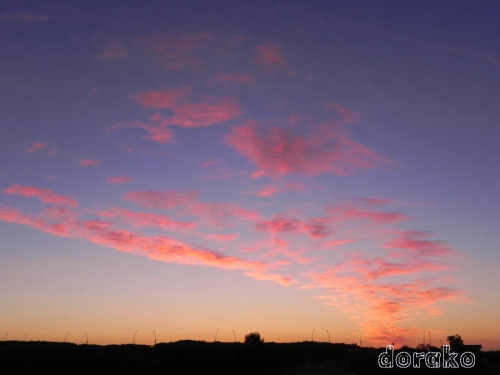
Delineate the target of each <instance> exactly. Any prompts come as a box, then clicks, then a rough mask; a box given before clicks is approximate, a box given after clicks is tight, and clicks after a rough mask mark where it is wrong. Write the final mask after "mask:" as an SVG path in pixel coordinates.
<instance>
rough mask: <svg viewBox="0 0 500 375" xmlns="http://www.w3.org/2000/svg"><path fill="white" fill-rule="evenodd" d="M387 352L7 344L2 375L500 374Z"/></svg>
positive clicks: (498, 356)
mask: <svg viewBox="0 0 500 375" xmlns="http://www.w3.org/2000/svg"><path fill="white" fill-rule="evenodd" d="M382 351H383V350H381V349H374V348H360V347H358V346H357V345H348V344H328V343H316V342H302V343H265V344H262V345H256V346H250V345H245V344H242V343H220V342H216V343H207V342H204V341H188V340H186V341H178V342H174V343H162V344H157V345H155V346H154V347H150V346H145V345H107V346H98V345H76V344H72V343H54V342H42V341H37V342H20V341H4V342H0V374H39V373H42V372H44V373H47V374H115V373H116V374H197V375H198V374H235V375H236V374H270V375H271V374H272V375H278V374H287V375H299V374H300V375H323V374H338V375H348V374H389V375H391V374H394V375H395V374H407V373H409V374H415V373H419V374H428V373H432V374H438V373H441V374H500V371H499V370H498V369H500V352H485V353H482V352H478V353H476V364H475V366H474V368H472V369H465V368H460V369H457V370H450V369H442V368H439V369H428V368H426V367H425V366H424V367H423V368H420V369H414V368H408V369H399V368H392V369H381V368H379V366H378V362H377V359H378V355H379V353H381V352H382ZM395 354H397V351H396V352H395ZM495 371H497V372H495Z"/></svg>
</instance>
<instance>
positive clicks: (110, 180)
mask: <svg viewBox="0 0 500 375" xmlns="http://www.w3.org/2000/svg"><path fill="white" fill-rule="evenodd" d="M133 181H134V179H133V178H132V177H128V176H115V177H112V176H109V177H106V183H107V184H110V185H120V184H126V183H129V182H133Z"/></svg>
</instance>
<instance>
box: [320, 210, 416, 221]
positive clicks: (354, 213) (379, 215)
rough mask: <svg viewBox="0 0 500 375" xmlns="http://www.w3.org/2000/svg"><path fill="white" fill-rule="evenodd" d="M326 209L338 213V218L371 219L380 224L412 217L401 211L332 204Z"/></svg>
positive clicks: (345, 219)
mask: <svg viewBox="0 0 500 375" xmlns="http://www.w3.org/2000/svg"><path fill="white" fill-rule="evenodd" d="M326 211H327V212H329V213H331V214H335V215H338V219H339V220H342V221H348V220H369V221H372V222H374V223H378V224H390V223H399V222H402V221H407V220H410V219H411V217H409V216H406V215H404V214H402V213H400V212H380V211H367V210H360V209H356V208H353V207H349V206H330V207H327V208H326Z"/></svg>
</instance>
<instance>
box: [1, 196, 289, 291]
mask: <svg viewBox="0 0 500 375" xmlns="http://www.w3.org/2000/svg"><path fill="white" fill-rule="evenodd" d="M42 215H43V214H42ZM111 216H112V215H111ZM53 219H57V216H52V217H45V218H44V217H42V216H41V215H38V216H37V215H26V214H24V213H22V212H20V211H19V210H16V209H14V208H12V207H5V206H1V205H0V220H2V221H7V222H12V223H18V224H23V225H27V226H30V227H32V228H35V229H38V230H41V231H44V232H47V233H51V234H54V235H58V236H65V237H72V238H83V239H86V240H88V241H90V242H93V243H97V244H100V245H103V246H107V247H110V248H113V249H116V250H118V251H124V252H128V253H134V254H138V255H142V256H146V257H148V258H151V259H155V260H160V261H164V262H169V263H178V264H192V265H202V266H210V267H218V268H222V269H228V270H241V271H244V273H245V274H246V275H248V276H249V277H253V278H255V279H256V280H269V281H273V282H276V283H279V284H282V285H291V284H292V283H293V282H294V281H293V280H292V279H291V278H290V277H288V276H284V275H279V274H276V273H270V272H269V270H271V269H272V268H274V267H275V266H274V265H273V264H270V263H263V262H257V261H252V260H247V259H242V258H239V257H236V256H230V255H224V254H221V253H218V252H215V251H210V250H207V249H202V248H195V247H192V246H190V245H188V244H185V243H183V242H181V241H177V240H174V239H171V238H168V237H165V236H151V237H146V236H142V235H140V234H137V233H134V232H131V231H127V230H121V229H117V228H115V227H114V225H113V223H111V222H109V221H103V220H96V219H93V220H79V219H78V218H77V217H73V218H70V219H68V218H65V219H62V218H59V219H60V220H61V222H57V221H55V222H54V220H53Z"/></svg>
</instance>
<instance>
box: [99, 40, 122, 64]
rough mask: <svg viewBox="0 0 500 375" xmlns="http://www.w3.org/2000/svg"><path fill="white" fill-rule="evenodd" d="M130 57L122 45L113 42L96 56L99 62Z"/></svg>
mask: <svg viewBox="0 0 500 375" xmlns="http://www.w3.org/2000/svg"><path fill="white" fill-rule="evenodd" d="M127 57H128V51H127V50H126V49H125V48H123V46H122V45H121V43H119V42H113V43H110V44H108V45H107V46H106V47H105V48H104V50H103V51H102V52H101V53H100V54H99V55H97V56H96V59H97V60H101V61H108V60H120V59H125V58H127Z"/></svg>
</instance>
